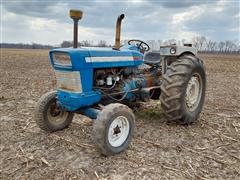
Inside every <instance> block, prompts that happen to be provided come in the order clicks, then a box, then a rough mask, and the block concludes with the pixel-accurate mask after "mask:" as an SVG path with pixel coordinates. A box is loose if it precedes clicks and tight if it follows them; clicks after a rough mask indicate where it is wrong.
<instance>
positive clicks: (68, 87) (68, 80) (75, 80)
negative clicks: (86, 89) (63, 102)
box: [55, 70, 82, 93]
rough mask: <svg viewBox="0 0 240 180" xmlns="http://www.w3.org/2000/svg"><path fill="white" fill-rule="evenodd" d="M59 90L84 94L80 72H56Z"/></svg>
mask: <svg viewBox="0 0 240 180" xmlns="http://www.w3.org/2000/svg"><path fill="white" fill-rule="evenodd" d="M55 74H56V79H57V88H58V89H61V90H63V91H70V92H78V93H81V92H82V84H81V76H80V72H79V71H57V70H56V71H55Z"/></svg>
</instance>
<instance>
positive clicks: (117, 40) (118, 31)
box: [113, 14, 124, 50]
mask: <svg viewBox="0 0 240 180" xmlns="http://www.w3.org/2000/svg"><path fill="white" fill-rule="evenodd" d="M123 19H124V14H121V15H120V16H118V18H117V23H116V36H115V47H114V48H113V49H116V50H119V48H120V36H121V24H122V20H123Z"/></svg>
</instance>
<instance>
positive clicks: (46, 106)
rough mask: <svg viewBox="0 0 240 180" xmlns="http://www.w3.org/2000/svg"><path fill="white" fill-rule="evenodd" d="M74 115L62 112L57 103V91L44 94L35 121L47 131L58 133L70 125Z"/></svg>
mask: <svg viewBox="0 0 240 180" xmlns="http://www.w3.org/2000/svg"><path fill="white" fill-rule="evenodd" d="M73 115H74V114H73V113H72V112H68V111H64V110H61V109H60V108H59V107H58V106H57V103H56V91H52V92H48V93H46V94H44V95H43V96H42V97H41V98H40V99H39V101H38V103H37V107H36V110H35V120H36V123H37V124H38V126H39V127H40V128H41V129H42V130H45V131H49V132H52V131H57V130H61V129H64V128H66V127H68V126H69V125H70V123H71V122H72V119H73Z"/></svg>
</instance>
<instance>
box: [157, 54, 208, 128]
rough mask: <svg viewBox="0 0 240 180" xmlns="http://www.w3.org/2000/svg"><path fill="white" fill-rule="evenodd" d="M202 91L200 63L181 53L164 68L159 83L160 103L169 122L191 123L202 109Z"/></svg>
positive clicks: (202, 69)
mask: <svg viewBox="0 0 240 180" xmlns="http://www.w3.org/2000/svg"><path fill="white" fill-rule="evenodd" d="M205 90H206V75H205V68H204V65H203V62H202V61H201V60H200V59H198V58H197V57H195V56H193V55H183V56H181V57H179V58H178V59H177V60H176V61H174V62H173V63H171V64H170V65H169V66H168V67H167V71H166V74H164V75H163V83H162V85H161V96H160V100H161V106H162V109H163V111H164V112H165V114H166V116H167V119H168V120H169V121H179V122H180V123H181V124H191V123H193V122H194V121H196V120H197V118H198V116H199V114H200V112H201V111H202V108H203V104H204V98H205Z"/></svg>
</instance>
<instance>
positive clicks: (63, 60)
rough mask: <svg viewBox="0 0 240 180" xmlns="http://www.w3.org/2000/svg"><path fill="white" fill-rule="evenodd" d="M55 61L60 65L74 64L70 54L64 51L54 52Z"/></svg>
mask: <svg viewBox="0 0 240 180" xmlns="http://www.w3.org/2000/svg"><path fill="white" fill-rule="evenodd" d="M53 62H54V64H55V65H60V66H72V62H71V59H70V56H69V54H67V53H63V52H54V53H53Z"/></svg>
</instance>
